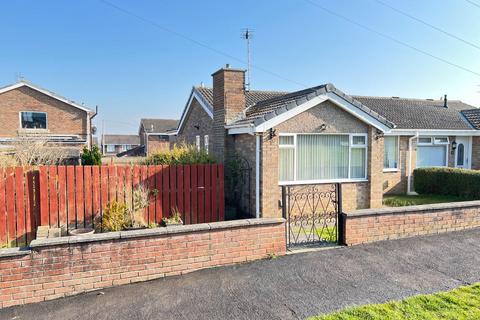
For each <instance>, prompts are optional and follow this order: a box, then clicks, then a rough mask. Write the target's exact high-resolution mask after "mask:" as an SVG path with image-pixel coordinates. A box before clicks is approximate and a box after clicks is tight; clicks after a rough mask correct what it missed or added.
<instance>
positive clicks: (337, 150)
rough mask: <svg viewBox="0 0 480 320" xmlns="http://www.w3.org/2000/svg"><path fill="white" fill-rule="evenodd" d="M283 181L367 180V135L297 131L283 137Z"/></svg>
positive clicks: (281, 153)
mask: <svg viewBox="0 0 480 320" xmlns="http://www.w3.org/2000/svg"><path fill="white" fill-rule="evenodd" d="M279 148H280V150H279V174H280V182H283V183H287V182H299V183H301V182H311V181H325V180H365V179H366V176H367V136H366V135H364V134H338V135H337V134H294V135H282V136H280V137H279Z"/></svg>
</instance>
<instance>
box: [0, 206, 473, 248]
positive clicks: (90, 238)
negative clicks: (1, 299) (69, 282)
mask: <svg viewBox="0 0 480 320" xmlns="http://www.w3.org/2000/svg"><path fill="white" fill-rule="evenodd" d="M479 203H480V201H479ZM284 221H285V219H283V218H259V219H241V220H230V221H220V222H212V223H199V224H189V225H179V226H169V227H160V228H153V229H138V230H126V231H119V232H106V233H94V234H91V235H84V236H71V237H59V238H46V239H37V240H33V241H32V242H31V243H30V248H39V247H48V246H56V245H68V244H77V243H88V242H98V241H109V240H118V239H133V238H143V237H152V236H162V235H168V234H178V233H189V232H202V231H209V230H221V229H229V228H237V227H248V226H259V225H269V224H278V223H283V222H284ZM15 249H17V248H15ZM0 257H1V256H0Z"/></svg>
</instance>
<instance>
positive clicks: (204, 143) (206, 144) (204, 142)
mask: <svg viewBox="0 0 480 320" xmlns="http://www.w3.org/2000/svg"><path fill="white" fill-rule="evenodd" d="M203 145H204V147H205V152H206V153H207V154H208V146H209V141H208V134H206V135H205V136H204V137H203Z"/></svg>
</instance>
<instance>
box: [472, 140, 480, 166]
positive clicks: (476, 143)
mask: <svg viewBox="0 0 480 320" xmlns="http://www.w3.org/2000/svg"><path fill="white" fill-rule="evenodd" d="M472 169H474V170H480V137H472Z"/></svg>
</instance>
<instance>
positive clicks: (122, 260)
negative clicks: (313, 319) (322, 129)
mask: <svg viewBox="0 0 480 320" xmlns="http://www.w3.org/2000/svg"><path fill="white" fill-rule="evenodd" d="M169 228H170V229H169ZM169 228H159V229H158V230H156V229H147V230H141V231H126V232H113V233H107V234H100V235H92V236H85V237H63V238H57V239H50V240H43V242H42V240H37V241H36V243H35V242H34V243H32V252H31V253H30V254H27V255H22V254H21V252H18V251H17V252H15V254H12V255H9V256H6V255H5V254H4V253H3V254H2V250H0V279H1V282H0V308H4V307H8V306H13V305H19V304H26V303H33V302H40V301H45V300H51V299H56V298H61V297H65V296H70V295H75V294H78V293H82V292H87V291H91V290H97V289H102V288H106V287H111V286H116V285H123V284H128V283H134V282H139V281H147V280H152V279H157V278H163V277H167V276H172V275H180V274H185V273H188V272H192V271H195V270H199V269H203V268H210V267H216V266H222V265H229V264H233V263H240V262H247V261H252V260H257V259H264V258H267V257H268V256H269V255H271V254H275V255H283V254H285V250H286V243H285V225H284V221H283V220H281V219H275V220H266V219H253V220H239V221H230V222H217V223H211V224H201V225H195V226H180V227H169ZM182 228H183V231H182ZM187 228H189V229H187ZM166 229H169V230H170V231H167V230H166ZM187 230H189V231H187ZM155 233H158V234H155ZM89 237H90V238H89ZM95 237H96V238H95ZM49 241H50V243H49ZM90 241H91V242H90ZM18 254H20V255H18Z"/></svg>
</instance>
